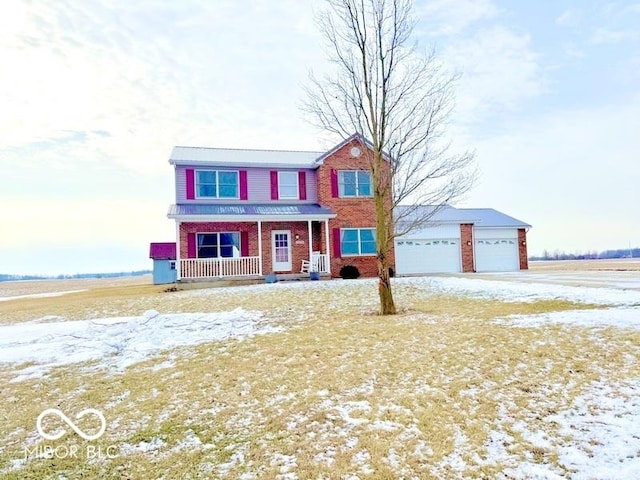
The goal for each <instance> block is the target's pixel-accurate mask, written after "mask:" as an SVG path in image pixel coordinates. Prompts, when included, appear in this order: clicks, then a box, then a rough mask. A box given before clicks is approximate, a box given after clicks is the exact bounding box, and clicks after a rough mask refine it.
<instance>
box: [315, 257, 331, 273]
mask: <svg viewBox="0 0 640 480" xmlns="http://www.w3.org/2000/svg"><path fill="white" fill-rule="evenodd" d="M313 257H314V258H313V260H314V261H313V263H312V267H311V268H312V269H313V270H315V271H316V272H318V273H329V255H327V254H320V255H317V254H316V255H314V256H313ZM316 262H317V263H316Z"/></svg>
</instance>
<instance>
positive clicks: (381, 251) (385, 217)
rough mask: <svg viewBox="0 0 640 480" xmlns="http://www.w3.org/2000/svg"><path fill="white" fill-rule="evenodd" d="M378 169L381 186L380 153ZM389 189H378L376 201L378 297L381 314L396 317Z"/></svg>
mask: <svg viewBox="0 0 640 480" xmlns="http://www.w3.org/2000/svg"><path fill="white" fill-rule="evenodd" d="M376 163H377V165H378V168H375V169H374V172H375V173H374V174H373V177H374V182H375V184H376V185H379V184H380V173H379V172H380V170H381V168H380V166H381V164H382V157H381V155H380V154H379V153H378V154H377V158H376ZM388 191H389V190H388V188H385V187H383V188H376V190H375V194H374V200H375V205H376V246H377V247H376V248H377V249H378V252H377V253H378V262H377V263H378V295H379V296H380V314H381V315H395V314H396V304H395V302H394V301H393V293H392V291H391V278H390V276H389V257H388V255H387V254H388V253H389V245H390V239H391V232H390V228H393V227H392V225H393V222H392V219H391V218H390V216H391V213H389V212H387V209H386V208H385V207H386V205H385V203H386V202H385V195H384V193H381V192H388Z"/></svg>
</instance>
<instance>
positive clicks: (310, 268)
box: [300, 252, 320, 273]
mask: <svg viewBox="0 0 640 480" xmlns="http://www.w3.org/2000/svg"><path fill="white" fill-rule="evenodd" d="M319 268H320V252H311V259H310V260H302V266H301V267H300V273H310V272H317V271H318V270H319Z"/></svg>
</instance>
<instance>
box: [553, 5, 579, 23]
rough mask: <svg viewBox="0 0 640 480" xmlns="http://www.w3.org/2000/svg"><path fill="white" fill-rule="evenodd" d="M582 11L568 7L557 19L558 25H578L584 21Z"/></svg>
mask: <svg viewBox="0 0 640 480" xmlns="http://www.w3.org/2000/svg"><path fill="white" fill-rule="evenodd" d="M582 15H583V14H582V11H580V10H573V9H567V10H565V11H564V12H562V14H560V16H558V17H557V18H556V20H555V22H556V25H560V26H561V27H577V26H578V25H580V23H582Z"/></svg>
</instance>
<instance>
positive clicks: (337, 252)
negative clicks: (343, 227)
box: [333, 228, 342, 258]
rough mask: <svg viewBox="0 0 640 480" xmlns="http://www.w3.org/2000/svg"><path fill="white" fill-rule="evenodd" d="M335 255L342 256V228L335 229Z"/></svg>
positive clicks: (336, 256)
mask: <svg viewBox="0 0 640 480" xmlns="http://www.w3.org/2000/svg"><path fill="white" fill-rule="evenodd" d="M333 256H334V257H335V258H340V257H341V256H342V249H341V248H340V229H339V228H334V229H333Z"/></svg>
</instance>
